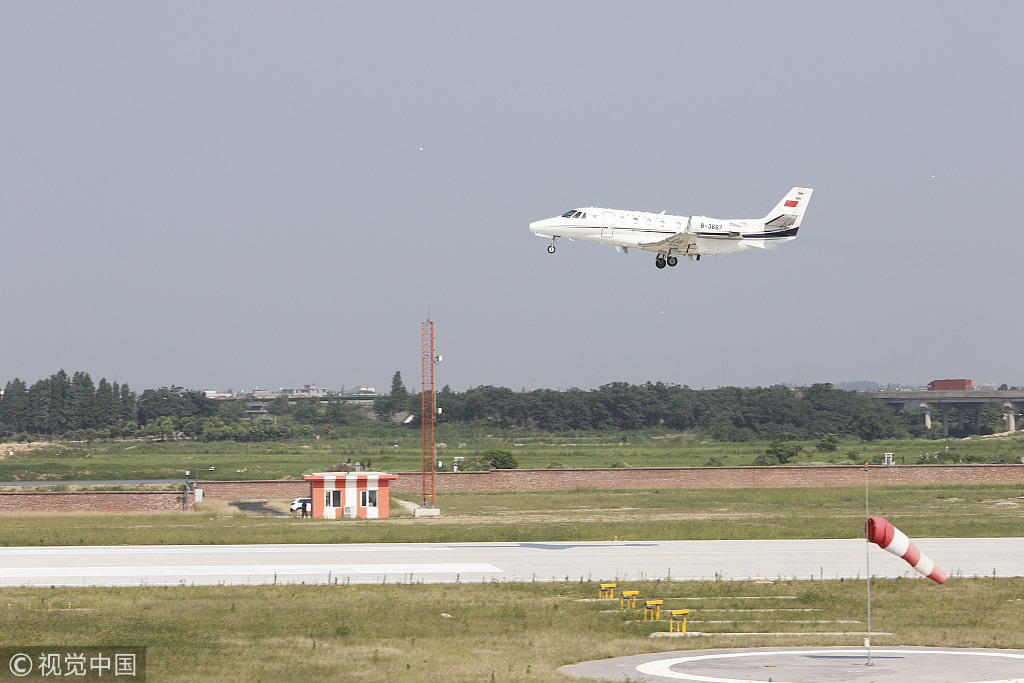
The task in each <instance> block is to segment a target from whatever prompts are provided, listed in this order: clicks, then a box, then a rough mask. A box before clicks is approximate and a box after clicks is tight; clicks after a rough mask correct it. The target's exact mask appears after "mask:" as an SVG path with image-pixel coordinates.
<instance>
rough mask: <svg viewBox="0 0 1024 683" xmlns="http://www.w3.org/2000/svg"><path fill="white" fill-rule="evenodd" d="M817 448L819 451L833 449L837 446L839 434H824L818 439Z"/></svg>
mask: <svg viewBox="0 0 1024 683" xmlns="http://www.w3.org/2000/svg"><path fill="white" fill-rule="evenodd" d="M817 448H818V450H819V451H835V450H836V449H837V448H839V436H838V435H836V434H826V435H824V436H823V437H821V438H820V439H818V445H817Z"/></svg>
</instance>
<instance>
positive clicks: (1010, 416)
mask: <svg viewBox="0 0 1024 683" xmlns="http://www.w3.org/2000/svg"><path fill="white" fill-rule="evenodd" d="M864 395H865V396H867V397H868V398H872V399H876V400H878V401H883V402H884V403H885V404H886V405H890V406H894V407H898V408H899V409H900V410H915V409H923V410H924V425H925V427H926V428H928V429H931V427H932V412H933V411H941V413H942V435H943V436H949V409H950V408H956V410H957V422H958V426H959V428H960V429H961V430H962V429H963V428H964V415H965V414H966V413H968V412H970V411H972V410H973V411H974V428H975V431H976V432H979V433H980V432H981V409H982V408H984V407H985V405H986V404H989V403H999V404H1001V405H1002V408H1003V420H1004V422H1005V424H1006V431H1008V432H1009V431H1013V430H1014V429H1016V428H1017V426H1016V425H1017V421H1016V414H1017V412H1019V411H1024V391H865V392H864Z"/></svg>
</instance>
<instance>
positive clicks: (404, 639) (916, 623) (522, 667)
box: [0, 578, 1024, 683]
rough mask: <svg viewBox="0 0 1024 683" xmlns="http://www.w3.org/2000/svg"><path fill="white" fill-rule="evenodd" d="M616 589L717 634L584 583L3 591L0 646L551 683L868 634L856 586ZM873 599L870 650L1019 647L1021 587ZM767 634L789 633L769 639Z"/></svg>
mask: <svg viewBox="0 0 1024 683" xmlns="http://www.w3.org/2000/svg"><path fill="white" fill-rule="evenodd" d="M629 587H630V588H633V589H637V590H639V591H640V595H641V599H662V600H664V601H665V608H666V609H669V608H673V609H675V608H683V607H685V608H689V609H690V610H691V617H690V622H689V624H688V630H689V631H698V632H704V633H715V634H721V635H715V636H713V637H700V638H697V637H692V638H673V639H652V638H648V634H650V633H652V632H655V631H667V630H668V624H667V621H664V620H663V621H660V622H647V623H645V622H643V621H642V620H640V617H641V611H640V610H626V611H620V610H619V603H618V601H617V600H616V601H594V600H593V598H596V597H597V593H598V590H597V586H596V585H593V584H589V583H569V584H564V583H555V584H552V583H521V584H516V583H484V584H460V585H422V584H412V585H382V586H330V587H328V586H301V585H299V586H266V587H228V586H225V587H174V588H164V587H159V588H158V587H148V588H119V589H107V588H80V589H50V590H47V589H40V588H31V589H28V588H24V589H13V590H5V591H3V595H2V597H3V600H4V601H6V603H9V604H10V607H9V608H6V609H5V614H4V617H3V620H2V621H0V638H2V641H3V642H4V643H5V644H11V645H19V644H67V645H73V644H79V645H145V646H147V647H148V651H147V661H148V674H149V680H150V681H196V680H210V681H222V682H226V683H232V682H235V681H237V682H239V683H243V682H244V683H255V682H260V681H268V682H269V681H274V682H277V681H326V680H343V681H366V682H367V683H376V682H381V683H383V682H393V681H415V682H417V683H435V682H436V683H461V682H466V683H470V682H473V683H477V682H480V681H483V682H485V683H486V682H488V681H494V682H495V683H505V682H527V681H528V682H532V683H538V682H539V683H549V682H550V683H555V682H562V683H565V681H568V680H570V679H567V678H565V677H563V676H562V675H561V674H558V673H556V671H555V670H556V669H557V667H559V666H562V665H564V664H572V663H576V662H579V661H585V660H590V659H601V658H607V657H615V656H622V655H629V654H639V653H645V652H659V651H667V650H686V649H706V648H726V647H758V646H794V645H800V646H808V645H844V646H859V645H861V643H862V640H863V636H862V635H860V632H863V631H865V630H866V624H865V620H866V596H865V582H864V581H800V582H789V581H787V582H775V583H755V582H686V583H676V582H667V581H666V582H652V583H637V584H635V585H631V586H629ZM871 588H872V632H873V633H875V634H876V635H875V636H874V637H873V638H872V643H873V644H875V645H878V646H883V645H930V646H939V645H941V646H965V647H991V648H1024V631H1022V630H1021V629H1020V627H1019V625H1020V623H1021V620H1022V619H1024V601H1022V599H1021V583H1020V580H1019V579H956V578H954V579H951V580H950V581H949V582H948V583H947V584H946V585H944V586H937V585H935V584H933V583H932V582H930V581H926V580H923V579H922V580H917V579H886V580H878V579H876V580H874V581H872V586H871ZM6 603H5V604H6ZM29 604H31V605H32V609H29V608H28V605H29ZM47 604H50V605H52V606H53V609H46V606H47ZM68 604H70V605H71V609H67V608H66V606H67V605H68ZM968 606H969V608H968ZM752 610H758V611H752ZM760 610H765V611H760ZM663 616H664V615H663ZM730 632H733V633H737V632H740V633H749V632H754V633H760V634H762V635H757V636H729V635H727V634H728V633H730ZM777 632H796V633H800V634H803V635H795V636H790V635H786V636H782V635H771V634H772V633H777ZM818 632H842V633H845V634H848V635H839V636H831V635H828V636H826V635H815V634H816V633H818ZM881 633H891V634H892V635H879V634H881Z"/></svg>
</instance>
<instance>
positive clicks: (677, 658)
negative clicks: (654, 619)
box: [558, 647, 1024, 683]
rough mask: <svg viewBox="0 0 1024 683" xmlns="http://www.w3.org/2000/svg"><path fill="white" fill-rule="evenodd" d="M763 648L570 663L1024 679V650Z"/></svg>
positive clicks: (665, 672)
mask: <svg viewBox="0 0 1024 683" xmlns="http://www.w3.org/2000/svg"><path fill="white" fill-rule="evenodd" d="M870 661H871V664H870V665H868V652H867V650H866V649H865V648H863V647H859V648H850V647H845V648H830V647H819V648H813V647H802V648H795V647H794V648H787V647H762V648H748V649H723V650H686V651H680V652H659V653H656V654H647V655H635V656H632V657H617V658H615V659H602V660H599V661H593V662H583V663H582V664H573V665H571V666H563V667H561V668H559V669H558V670H559V671H560V672H562V673H564V674H567V675H569V676H575V677H578V678H586V679H588V680H599V681H615V682H621V683H625V682H626V681H631V682H632V683H677V682H678V681H703V682H704V683H708V682H711V683H770V682H771V681H788V682H789V683H836V681H842V682H843V683H1024V678H1021V676H1024V650H984V649H973V648H940V647H872V648H871V659H870Z"/></svg>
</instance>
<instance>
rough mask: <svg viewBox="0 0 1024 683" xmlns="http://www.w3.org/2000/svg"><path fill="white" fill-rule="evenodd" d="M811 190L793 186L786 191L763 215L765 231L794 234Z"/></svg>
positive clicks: (808, 200) (805, 208)
mask: <svg viewBox="0 0 1024 683" xmlns="http://www.w3.org/2000/svg"><path fill="white" fill-rule="evenodd" d="M813 191H814V190H812V189H811V188H809V187H794V188H793V189H792V190H790V191H789V192H788V193H786V196H785V197H783V198H782V201H781V202H779V203H778V204H776V205H775V208H774V209H772V210H771V211H770V212H769V213H768V215H767V216H765V217H764V227H765V231H766V232H773V233H774V232H780V231H788V232H791V233H792V234H793V235H794V236H795V235H796V229H797V228H799V227H800V221H801V220H803V217H804V211H805V210H807V204H808V203H809V202H810V200H811V193H812V192H813Z"/></svg>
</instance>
